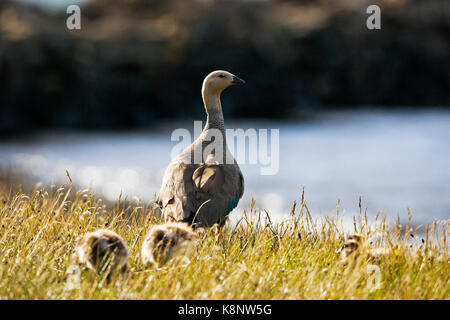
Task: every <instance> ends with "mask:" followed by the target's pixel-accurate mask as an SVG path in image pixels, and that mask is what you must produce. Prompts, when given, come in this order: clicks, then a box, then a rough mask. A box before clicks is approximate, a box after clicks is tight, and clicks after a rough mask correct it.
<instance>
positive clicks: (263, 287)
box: [0, 186, 450, 299]
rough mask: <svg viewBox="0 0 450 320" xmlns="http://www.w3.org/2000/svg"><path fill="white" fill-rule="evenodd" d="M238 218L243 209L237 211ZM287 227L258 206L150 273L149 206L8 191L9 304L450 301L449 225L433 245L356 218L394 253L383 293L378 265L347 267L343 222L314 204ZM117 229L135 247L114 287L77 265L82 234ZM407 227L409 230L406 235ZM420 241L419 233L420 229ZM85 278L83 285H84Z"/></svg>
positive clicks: (433, 230) (380, 222)
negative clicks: (145, 258)
mask: <svg viewBox="0 0 450 320" xmlns="http://www.w3.org/2000/svg"><path fill="white" fill-rule="evenodd" d="M235 214H238V213H235ZM288 216H289V218H288V219H286V221H284V222H281V223H278V224H274V223H272V222H271V221H270V217H269V214H268V213H266V212H262V213H261V212H255V209H254V208H249V211H248V212H245V213H244V215H243V218H242V219H241V220H240V221H239V222H238V223H237V224H235V225H229V226H227V227H226V228H225V230H224V231H223V233H222V234H221V236H219V237H216V236H215V232H214V230H213V229H212V230H206V231H204V232H201V233H200V237H199V242H198V246H197V248H196V250H194V252H193V253H192V255H190V256H189V259H179V260H174V261H172V262H171V263H169V264H167V265H166V266H164V267H162V268H159V269H156V268H144V267H143V265H142V261H141V259H140V248H141V244H142V241H143V239H144V237H145V234H146V232H147V231H148V230H149V228H150V226H151V225H152V224H155V223H160V221H159V218H158V217H156V215H154V214H153V208H152V207H151V206H150V205H149V204H144V203H141V202H136V201H134V202H126V201H123V200H121V199H118V201H117V203H115V204H114V205H111V206H106V205H105V204H103V202H102V200H101V199H98V198H95V197H94V196H93V195H92V194H91V192H90V191H89V190H82V191H77V192H75V191H74V190H72V188H71V187H70V186H65V187H62V188H60V189H58V190H47V191H46V190H44V189H37V190H35V191H33V192H32V193H31V194H24V193H22V192H17V193H13V192H10V191H8V189H7V188H5V187H3V189H0V298H1V299H449V297H450V282H449V278H450V272H449V271H450V269H449V260H448V243H447V237H448V231H449V226H448V222H446V223H441V224H437V223H435V224H433V225H431V226H429V227H427V229H426V235H425V236H424V239H423V240H422V238H421V237H420V238H419V237H418V236H411V231H410V230H409V226H403V227H401V226H400V225H398V224H392V225H390V224H388V223H387V222H386V221H385V220H384V219H382V218H379V219H376V220H375V221H373V222H371V223H369V222H368V221H367V219H366V217H365V215H364V212H362V213H361V216H360V217H358V218H357V219H355V223H354V226H353V227H354V229H355V230H354V231H355V232H358V233H362V234H364V235H366V238H368V239H371V241H372V245H373V246H384V247H386V248H389V249H390V251H391V252H392V254H391V255H389V256H387V257H385V258H384V259H382V260H381V261H379V262H377V266H378V267H379V270H380V278H379V279H380V282H379V287H375V288H374V286H371V285H370V283H372V281H373V279H374V278H373V277H374V275H373V274H370V272H368V270H369V269H370V268H369V269H368V266H369V264H370V262H369V261H366V260H365V259H364V258H360V259H358V260H357V262H356V264H355V265H354V266H347V267H346V266H344V265H343V264H342V263H341V262H340V258H339V256H338V254H337V253H336V251H337V250H338V249H339V248H340V247H341V246H342V244H343V241H344V239H345V236H346V235H347V234H346V233H344V231H343V220H342V217H341V216H340V215H339V213H338V212H337V213H336V215H335V216H332V217H328V218H326V219H322V220H314V219H312V218H311V215H310V214H309V212H308V210H307V206H306V202H305V200H303V199H302V200H301V203H300V205H298V206H294V207H293V208H292V211H291V213H290V214H288ZM98 228H109V229H112V230H114V231H115V232H117V233H118V234H120V235H121V236H122V237H123V238H124V240H125V241H126V243H127V245H128V246H129V249H130V259H129V260H128V266H129V268H128V272H127V274H126V276H125V277H124V278H121V277H120V275H117V276H115V277H113V281H111V283H109V284H108V283H107V282H106V281H104V280H105V279H104V277H103V276H101V275H96V274H93V273H92V272H91V271H89V270H87V269H81V274H80V276H79V277H77V275H76V274H75V275H73V274H72V275H68V274H66V271H67V270H68V269H69V268H73V258H72V254H73V249H74V242H75V239H76V237H77V236H79V235H80V234H83V233H86V232H89V231H93V230H95V229H98ZM405 230H406V231H405ZM412 234H413V235H414V233H412ZM78 280H79V281H78Z"/></svg>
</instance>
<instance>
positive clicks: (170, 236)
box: [141, 223, 198, 267]
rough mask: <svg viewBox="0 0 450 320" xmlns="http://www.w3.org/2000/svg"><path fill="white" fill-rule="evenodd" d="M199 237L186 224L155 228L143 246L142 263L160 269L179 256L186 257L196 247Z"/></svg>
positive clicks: (164, 225)
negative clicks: (159, 267)
mask: <svg viewBox="0 0 450 320" xmlns="http://www.w3.org/2000/svg"><path fill="white" fill-rule="evenodd" d="M197 237H198V236H197V234H196V233H195V232H194V230H193V229H192V228H191V227H190V226H188V225H187V224H186V223H166V224H163V225H156V226H153V227H152V229H151V230H150V232H149V233H148V235H147V237H146V238H145V240H144V244H143V245H142V250H141V257H142V262H143V263H144V266H146V267H147V266H152V265H156V267H158V266H162V265H164V264H165V263H167V262H168V261H169V260H170V259H173V258H175V257H177V256H181V255H184V256H186V255H188V254H189V253H190V252H191V251H192V249H193V248H194V247H195V245H196V242H197V241H196V240H197Z"/></svg>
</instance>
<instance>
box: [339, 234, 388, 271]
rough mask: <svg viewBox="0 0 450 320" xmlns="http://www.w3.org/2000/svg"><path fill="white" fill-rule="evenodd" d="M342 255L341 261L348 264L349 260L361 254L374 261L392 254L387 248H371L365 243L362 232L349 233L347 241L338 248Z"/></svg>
mask: <svg viewBox="0 0 450 320" xmlns="http://www.w3.org/2000/svg"><path fill="white" fill-rule="evenodd" d="M338 253H339V254H340V256H341V263H343V264H347V263H348V262H351V261H354V260H356V259H357V258H358V257H359V256H360V255H364V257H365V258H367V259H368V260H370V261H372V262H377V261H379V260H380V259H381V258H383V257H386V256H388V255H389V254H390V251H389V250H388V249H387V248H370V247H367V245H366V243H365V238H364V236H363V235H360V234H352V235H349V236H348V238H347V241H346V242H345V243H344V245H343V246H342V247H341V248H340V249H339V250H338Z"/></svg>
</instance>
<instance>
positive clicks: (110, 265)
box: [75, 229, 129, 279]
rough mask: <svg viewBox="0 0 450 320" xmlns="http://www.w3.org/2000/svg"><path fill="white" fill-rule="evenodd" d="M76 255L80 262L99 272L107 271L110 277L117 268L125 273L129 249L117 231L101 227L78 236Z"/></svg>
mask: <svg viewBox="0 0 450 320" xmlns="http://www.w3.org/2000/svg"><path fill="white" fill-rule="evenodd" d="M75 256H76V258H77V259H78V263H79V264H85V265H86V266H87V267H88V269H91V270H93V271H95V272H97V273H103V272H105V273H106V274H107V275H108V279H109V278H110V276H111V274H112V273H113V272H114V271H116V270H120V271H121V272H122V275H123V274H124V273H125V271H126V263H127V259H128V256H129V251H128V247H127V245H126V244H125V242H124V241H123V239H122V238H121V237H120V236H119V235H118V234H117V233H115V232H114V231H111V230H108V229H99V230H96V231H94V232H89V233H86V234H84V235H82V236H80V237H78V238H77V240H76V246H75Z"/></svg>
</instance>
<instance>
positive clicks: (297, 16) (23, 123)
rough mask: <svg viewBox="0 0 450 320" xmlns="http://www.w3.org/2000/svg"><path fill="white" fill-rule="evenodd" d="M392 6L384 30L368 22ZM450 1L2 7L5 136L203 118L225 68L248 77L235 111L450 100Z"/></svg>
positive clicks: (296, 114) (0, 95) (160, 0)
mask: <svg viewBox="0 0 450 320" xmlns="http://www.w3.org/2000/svg"><path fill="white" fill-rule="evenodd" d="M370 4H378V5H379V6H380V7H381V12H382V18H381V20H382V29H381V30H377V31H373V30H368V29H367V28H366V19H367V17H368V14H366V8H367V6H368V5H370ZM449 4H450V1H448V0H390V1H364V0H359V1H357V0H354V1H353V0H345V1H344V0H341V1H326V0H322V1H320V0H317V1H313V0H309V1H307V0H303V1H237V0H236V1H231V0H228V1H213V0H202V1H200V0H197V1H178V0H92V1H90V2H88V3H86V4H84V5H82V6H81V10H82V29H81V30H79V31H76V30H74V31H70V30H67V28H66V19H67V17H68V15H67V14H66V13H65V11H55V10H53V11H51V10H45V9H43V8H39V7H34V6H30V5H25V4H21V3H19V2H17V1H12V0H2V1H1V2H0V106H1V108H0V134H1V135H2V136H3V137H9V136H12V135H16V134H20V133H24V132H30V130H31V131H32V130H36V129H48V128H64V129H129V128H139V127H151V126H152V124H154V123H155V122H157V121H160V120H161V119H168V118H173V117H189V118H192V117H196V118H199V117H202V116H203V109H202V107H201V98H200V86H201V82H202V80H203V77H204V76H205V75H206V74H207V73H209V72H210V71H211V70H214V69H226V70H229V71H231V72H233V73H235V74H237V75H238V76H240V77H242V78H243V79H245V80H247V85H246V87H245V89H235V90H233V94H228V93H227V92H226V93H225V94H224V96H223V100H224V105H226V108H225V114H226V116H227V117H241V118H289V119H292V118H307V117H311V116H314V115H315V114H317V113H319V112H320V111H321V110H325V109H329V108H346V109H349V108H361V107H365V106H368V105H377V106H383V107H387V108H399V107H405V106H406V107H416V106H427V107H428V106H438V107H442V108H448V106H450V90H449V84H450V72H449V71H450V50H449V49H450V9H449Z"/></svg>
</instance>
